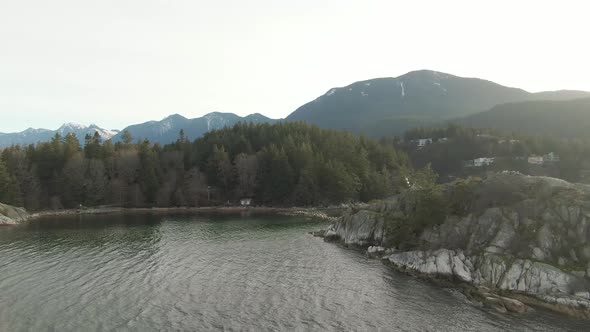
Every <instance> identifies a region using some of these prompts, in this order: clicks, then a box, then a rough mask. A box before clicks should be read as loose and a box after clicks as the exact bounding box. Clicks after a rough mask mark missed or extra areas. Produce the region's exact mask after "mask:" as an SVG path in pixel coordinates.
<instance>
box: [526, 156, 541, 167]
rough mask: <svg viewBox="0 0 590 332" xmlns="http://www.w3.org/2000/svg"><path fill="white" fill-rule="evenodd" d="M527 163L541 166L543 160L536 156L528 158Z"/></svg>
mask: <svg viewBox="0 0 590 332" xmlns="http://www.w3.org/2000/svg"><path fill="white" fill-rule="evenodd" d="M528 162H529V164H531V165H543V164H544V163H545V161H544V160H543V156H536V155H532V156H529V158H528Z"/></svg>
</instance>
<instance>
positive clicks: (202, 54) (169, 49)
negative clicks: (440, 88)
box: [0, 0, 590, 132]
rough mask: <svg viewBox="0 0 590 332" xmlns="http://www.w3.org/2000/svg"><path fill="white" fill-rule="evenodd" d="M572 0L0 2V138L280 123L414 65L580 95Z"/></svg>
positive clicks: (588, 83) (581, 40) (586, 25)
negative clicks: (224, 115) (177, 119)
mask: <svg viewBox="0 0 590 332" xmlns="http://www.w3.org/2000/svg"><path fill="white" fill-rule="evenodd" d="M585 2H587V1H564V0H559V1H540V0H534V1H523V0H519V1H515V0H510V1H498V0H494V1H474V0H468V1H450V0H448V1H440V0H437V1H415V0H412V1H409V0H405V1H393V0H384V1H377V0H375V1H372V0H358V1H356V0H355V1H353V0H296V1H287V0H284V1H283V0H248V1H245V0H215V1H211V0H210V1H200V0H169V1H163V0H100V1H98V0H96V1H94V0H93V1H87V0H52V1H47V0H18V1H11V0H0V115H1V117H0V132H11V131H21V130H24V129H26V128H28V127H35V128H38V127H42V128H49V129H55V128H57V127H59V126H60V125H61V124H62V123H64V122H78V123H83V124H90V123H96V124H98V125H99V126H102V127H106V128H110V129H112V128H117V129H122V128H123V127H125V126H126V125H129V124H133V123H139V122H144V121H148V120H159V119H161V118H164V117H165V116H167V115H169V114H173V113H180V114H182V115H184V116H186V117H198V116H201V115H203V114H206V113H208V112H212V111H221V112H233V113H237V114H240V115H246V114H249V113H255V112H258V113H262V114H265V115H267V116H270V117H273V118H280V117H285V116H287V115H288V114H289V113H290V112H292V111H294V110H295V109H296V108H297V107H298V106H300V105H302V104H304V103H306V102H308V101H310V100H313V99H315V98H316V97H318V96H319V95H321V94H323V93H325V92H326V91H327V90H328V89H329V88H331V87H335V86H344V85H348V84H350V83H353V82H354V81H359V80H363V79H370V78H375V77H384V76H399V75H402V74H404V73H406V72H408V71H412V70H417V69H432V70H437V71H443V72H447V73H451V74H455V75H459V76H467V77H479V78H485V79H489V80H492V81H495V82H497V83H500V84H503V85H507V86H514V87H520V88H523V89H525V90H528V91H532V92H535V91H542V90H556V89H578V90H590V64H589V61H590V46H589V44H590V42H589V38H590V37H589V35H588V33H589V32H590V19H589V16H588V15H589V13H590V6H588V5H586V4H585ZM484 3H485V4H484Z"/></svg>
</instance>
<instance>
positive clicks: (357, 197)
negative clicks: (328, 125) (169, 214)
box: [0, 123, 408, 210]
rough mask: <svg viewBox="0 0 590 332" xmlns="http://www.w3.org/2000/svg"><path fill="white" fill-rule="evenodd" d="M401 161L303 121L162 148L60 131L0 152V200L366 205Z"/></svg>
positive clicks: (394, 176)
mask: <svg viewBox="0 0 590 332" xmlns="http://www.w3.org/2000/svg"><path fill="white" fill-rule="evenodd" d="M407 164H408V159H407V157H406V155H405V154H404V153H403V152H400V151H399V150H398V149H396V148H395V146H394V145H393V144H392V143H387V142H376V141H374V140H371V139H368V138H365V137H358V136H354V135H352V134H348V133H344V132H336V131H330V130H322V129H319V128H317V127H314V126H309V125H306V124H304V123H279V124H273V125H270V124H250V123H241V124H238V125H235V126H233V127H230V128H224V129H221V130H217V131H211V132H209V133H207V134H205V135H204V136H203V137H201V138H199V139H197V140H195V141H193V142H191V141H189V140H188V139H187V138H186V137H185V136H184V133H183V132H182V131H181V132H180V133H179V137H178V140H177V141H176V142H175V143H173V144H169V145H164V146H161V145H158V144H152V143H150V142H149V141H147V140H143V141H136V142H134V139H133V137H131V135H130V134H129V133H128V132H126V133H124V135H123V140H122V141H121V142H116V143H114V142H112V141H111V140H107V141H104V142H103V141H102V140H101V138H100V136H99V135H98V134H96V135H94V136H86V137H85V139H84V142H83V144H81V143H80V141H79V140H78V138H77V137H76V136H75V135H73V134H69V135H67V136H65V137H62V136H60V135H59V134H56V136H55V137H54V138H53V139H52V140H51V141H50V142H45V143H38V144H36V145H29V146H12V147H10V148H6V149H4V150H3V151H2V152H1V154H0V188H2V190H1V191H0V201H1V202H3V203H6V204H10V205H16V206H24V207H26V208H27V209H29V210H43V209H62V208H76V207H79V206H80V205H83V206H87V207H93V206H122V207H152V206H157V207H172V206H206V205H218V204H227V203H228V202H229V203H230V204H236V202H237V201H238V200H239V199H240V198H245V197H248V198H252V199H253V202H254V204H256V205H278V206H287V205H289V206H290V205H295V206H312V205H313V206H317V205H328V204H338V203H342V202H349V201H369V200H372V199H377V198H382V197H385V196H387V195H390V194H392V193H393V192H395V191H396V190H398V189H399V184H398V183H399V181H398V178H399V176H398V174H399V173H400V170H401V169H403V168H404V167H406V166H407Z"/></svg>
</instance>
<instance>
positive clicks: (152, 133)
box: [113, 112, 277, 144]
mask: <svg viewBox="0 0 590 332" xmlns="http://www.w3.org/2000/svg"><path fill="white" fill-rule="evenodd" d="M276 121H277V120H274V119H271V118H267V117H266V116H264V115H262V114H258V113H255V114H250V115H248V116H245V117H240V116H239V115H236V114H233V113H221V112H212V113H208V114H205V115H203V116H202V117H200V118H194V119H187V118H185V117H184V116H182V115H179V114H173V115H170V116H168V117H166V118H164V119H162V120H161V121H149V122H145V123H141V124H136V125H131V126H128V127H127V128H125V129H123V130H122V131H121V133H119V134H118V135H116V136H115V137H114V138H113V141H120V140H121V139H122V138H121V137H122V134H123V132H124V131H129V133H130V134H131V136H132V137H133V139H134V140H143V139H148V140H149V141H150V142H153V143H160V144H168V143H172V142H175V141H176V140H177V139H178V134H179V132H180V130H184V134H185V137H186V138H188V139H190V140H194V139H196V138H199V137H201V136H203V134H205V133H206V132H208V131H211V130H215V129H222V128H224V127H229V126H233V125H235V124H237V123H239V122H249V123H274V122H276Z"/></svg>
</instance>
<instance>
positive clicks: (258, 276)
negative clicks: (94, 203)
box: [0, 214, 590, 331]
mask: <svg viewBox="0 0 590 332" xmlns="http://www.w3.org/2000/svg"><path fill="white" fill-rule="evenodd" d="M320 227H321V226H320V224H318V223H317V222H314V221H309V220H305V219H299V218H286V217H276V216H273V217H270V216H264V217H254V216H252V217H239V216H233V217H227V216H225V217H222V216H194V215H191V216H189V215H167V216H163V215H150V214H144V215H137V214H136V215H117V216H112V215H111V216H91V217H88V216H86V217H68V218H64V217H60V218H48V219H44V220H39V221H36V222H33V223H30V224H28V225H24V226H18V227H4V228H0V331H113V330H115V331H116V330H120V331H126V330H133V331H156V330H158V331H162V330H165V331H170V330H172V331H177V330H191V331H207V330H250V331H269V330H300V331H308V330H309V331H324V330H332V331H343V330H346V331H467V330H470V331H497V330H513V331H523V330H539V331H561V330H571V331H576V330H587V329H588V328H589V327H590V324H588V323H587V322H585V321H581V320H575V319H570V318H566V317H562V316H559V315H554V314H552V313H548V312H544V311H536V312H535V313H533V314H527V315H524V316H512V315H501V314H496V313H494V312H490V311H488V310H485V309H482V308H478V307H476V306H474V305H473V304H471V303H470V302H468V301H466V300H465V299H464V298H463V297H462V296H461V295H460V294H459V293H457V292H456V291H453V290H449V289H441V288H438V287H436V286H433V285H431V284H429V283H427V282H424V281H420V280H416V279H413V278H410V277H408V276H405V275H403V274H400V273H397V272H394V271H392V270H391V269H389V268H387V267H386V266H384V265H382V264H381V262H379V261H376V260H369V259H367V258H366V257H365V256H364V255H363V253H361V252H358V251H355V250H350V249H346V248H343V247H341V246H338V245H335V244H329V243H324V242H323V241H322V240H321V239H318V238H314V237H312V236H311V235H308V234H307V232H309V231H312V230H317V229H319V228H320Z"/></svg>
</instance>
